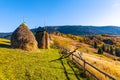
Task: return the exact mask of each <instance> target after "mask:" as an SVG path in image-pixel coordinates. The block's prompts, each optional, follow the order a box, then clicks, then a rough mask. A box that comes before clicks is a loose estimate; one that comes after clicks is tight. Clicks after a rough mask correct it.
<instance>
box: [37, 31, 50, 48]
mask: <svg viewBox="0 0 120 80" xmlns="http://www.w3.org/2000/svg"><path fill="white" fill-rule="evenodd" d="M35 37H36V40H37V42H38V47H39V48H43V49H48V48H49V35H48V33H47V32H46V31H38V32H37V33H36V35H35Z"/></svg>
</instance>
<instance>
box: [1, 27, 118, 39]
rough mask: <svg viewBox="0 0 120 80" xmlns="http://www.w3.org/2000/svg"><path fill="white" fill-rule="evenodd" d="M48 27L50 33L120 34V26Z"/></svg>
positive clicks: (4, 36)
mask: <svg viewBox="0 0 120 80" xmlns="http://www.w3.org/2000/svg"><path fill="white" fill-rule="evenodd" d="M46 29H47V31H48V32H49V33H52V32H54V31H55V32H61V33H64V34H73V35H86V34H89V35H94V34H96V35H97V34H109V35H120V27H119V26H82V25H65V26H64V25H63V26H46ZM43 30H44V27H38V28H33V29H31V31H32V32H33V33H35V32H37V31H43ZM11 34H12V32H9V33H0V37H2V38H9V39H10V36H11Z"/></svg>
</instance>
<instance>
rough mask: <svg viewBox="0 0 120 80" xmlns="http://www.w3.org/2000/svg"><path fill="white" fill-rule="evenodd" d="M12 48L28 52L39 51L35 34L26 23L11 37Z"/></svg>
mask: <svg viewBox="0 0 120 80" xmlns="http://www.w3.org/2000/svg"><path fill="white" fill-rule="evenodd" d="M11 46H12V48H20V49H23V50H27V51H36V50H37V48H38V47H37V41H36V39H35V37H34V35H33V33H32V32H31V31H30V30H29V29H28V27H27V25H26V24H25V23H22V24H21V25H20V26H19V27H18V28H17V29H16V30H15V31H14V32H13V34H12V36H11Z"/></svg>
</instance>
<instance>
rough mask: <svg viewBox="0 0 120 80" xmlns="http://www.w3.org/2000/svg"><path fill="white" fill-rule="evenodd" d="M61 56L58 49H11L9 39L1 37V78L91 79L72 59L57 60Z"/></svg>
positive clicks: (36, 79) (22, 79) (5, 79)
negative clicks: (29, 50)
mask: <svg viewBox="0 0 120 80" xmlns="http://www.w3.org/2000/svg"><path fill="white" fill-rule="evenodd" d="M60 56H61V54H59V50H58V49H49V50H44V49H40V50H39V52H36V53H35V52H27V51H23V50H19V49H11V48H10V41H9V40H6V39H0V80H67V79H69V80H78V79H79V80H89V79H87V78H83V77H82V76H81V75H82V73H83V72H82V70H80V69H78V68H76V66H74V65H73V64H72V62H71V61H69V60H67V59H62V60H56V59H58V58H59V57H60Z"/></svg>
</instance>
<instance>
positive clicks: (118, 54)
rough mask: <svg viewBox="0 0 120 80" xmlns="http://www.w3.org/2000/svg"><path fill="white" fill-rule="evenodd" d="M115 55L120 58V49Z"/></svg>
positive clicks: (117, 49)
mask: <svg viewBox="0 0 120 80" xmlns="http://www.w3.org/2000/svg"><path fill="white" fill-rule="evenodd" d="M115 55H116V56H118V57H120V49H119V48H116V49H115Z"/></svg>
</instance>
